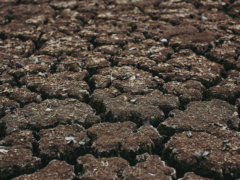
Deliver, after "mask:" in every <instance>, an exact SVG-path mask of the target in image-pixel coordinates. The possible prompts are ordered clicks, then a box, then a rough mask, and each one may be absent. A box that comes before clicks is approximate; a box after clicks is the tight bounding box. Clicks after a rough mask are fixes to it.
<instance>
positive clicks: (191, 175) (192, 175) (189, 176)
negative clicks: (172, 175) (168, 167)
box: [178, 172, 210, 180]
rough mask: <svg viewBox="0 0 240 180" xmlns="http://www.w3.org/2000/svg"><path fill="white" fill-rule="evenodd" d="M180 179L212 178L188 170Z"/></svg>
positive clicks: (207, 179) (201, 179) (206, 179)
mask: <svg viewBox="0 0 240 180" xmlns="http://www.w3.org/2000/svg"><path fill="white" fill-rule="evenodd" d="M178 180H210V179H209V178H204V177H201V176H198V175H196V174H195V173H194V172H187V173H185V174H184V176H183V178H180V179H178Z"/></svg>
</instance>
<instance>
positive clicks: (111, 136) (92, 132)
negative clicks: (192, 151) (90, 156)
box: [87, 121, 163, 160]
mask: <svg viewBox="0 0 240 180" xmlns="http://www.w3.org/2000/svg"><path fill="white" fill-rule="evenodd" d="M87 133H88V135H89V136H90V137H91V138H93V140H94V141H93V144H92V145H91V148H92V150H93V151H94V153H96V154H97V155H108V156H109V155H110V156H113V155H120V154H121V155H122V156H123V157H127V158H129V159H130V160H133V159H132V158H134V157H133V156H135V155H136V154H139V153H143V152H149V153H152V152H154V151H158V150H159V149H160V147H161V146H162V141H163V137H162V136H161V135H159V134H158V132H157V131H156V129H155V128H153V127H152V126H149V125H144V126H142V127H140V128H139V129H137V126H136V124H135V123H132V122H129V121H127V122H122V123H119V122H118V123H100V124H96V125H93V126H92V127H91V128H89V129H87Z"/></svg>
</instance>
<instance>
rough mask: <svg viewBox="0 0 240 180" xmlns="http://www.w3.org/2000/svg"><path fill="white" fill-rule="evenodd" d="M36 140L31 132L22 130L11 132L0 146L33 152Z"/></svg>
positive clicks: (0, 142)
mask: <svg viewBox="0 0 240 180" xmlns="http://www.w3.org/2000/svg"><path fill="white" fill-rule="evenodd" d="M36 143H37V140H36V139H35V138H34V135H33V133H32V131H28V130H23V131H19V132H13V133H12V134H10V135H8V136H6V137H5V138H3V139H2V140H1V141H0V145H1V146H15V147H17V146H19V147H23V148H26V149H30V150H33V145H36Z"/></svg>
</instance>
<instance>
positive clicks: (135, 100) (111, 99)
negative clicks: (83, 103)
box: [91, 88, 180, 125]
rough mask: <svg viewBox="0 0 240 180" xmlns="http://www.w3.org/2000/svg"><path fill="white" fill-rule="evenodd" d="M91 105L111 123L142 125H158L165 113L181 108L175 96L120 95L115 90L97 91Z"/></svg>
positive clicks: (155, 94)
mask: <svg viewBox="0 0 240 180" xmlns="http://www.w3.org/2000/svg"><path fill="white" fill-rule="evenodd" d="M91 104H92V105H93V106H94V107H95V108H96V109H97V111H98V112H100V113H104V114H105V116H106V118H107V120H110V121H134V122H135V123H137V124H141V123H143V122H144V121H149V122H150V123H151V124H152V125H157V124H158V123H159V122H161V121H162V120H163V119H164V114H163V111H164V112H168V111H170V110H172V109H176V108H178V107H179V106H180V103H179V100H178V98H177V97H176V96H174V95H169V94H163V93H162V92H160V91H159V90H154V91H153V92H151V93H148V94H146V95H128V94H122V95H120V93H119V91H117V90H116V89H115V88H106V89H102V90H100V89H99V90H95V91H94V93H93V94H92V96H91Z"/></svg>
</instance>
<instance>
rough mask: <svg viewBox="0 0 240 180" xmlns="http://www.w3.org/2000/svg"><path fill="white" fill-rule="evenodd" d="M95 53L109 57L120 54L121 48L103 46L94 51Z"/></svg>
mask: <svg viewBox="0 0 240 180" xmlns="http://www.w3.org/2000/svg"><path fill="white" fill-rule="evenodd" d="M95 50H96V51H97V52H101V53H103V54H109V55H118V54H120V53H121V48H120V47H119V46H118V45H104V46H99V47H97V48H96V49H95Z"/></svg>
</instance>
